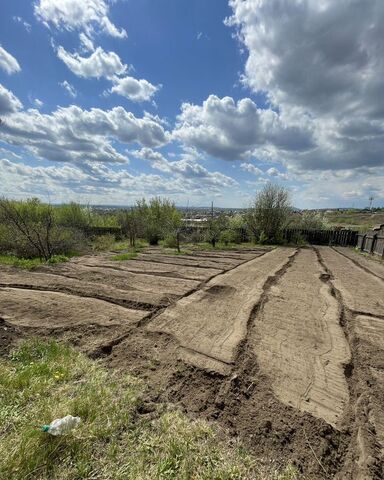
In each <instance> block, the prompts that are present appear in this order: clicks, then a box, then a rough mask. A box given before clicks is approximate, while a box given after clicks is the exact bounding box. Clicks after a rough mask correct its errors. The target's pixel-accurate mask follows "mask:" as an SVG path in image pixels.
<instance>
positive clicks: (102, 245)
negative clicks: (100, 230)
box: [92, 234, 115, 252]
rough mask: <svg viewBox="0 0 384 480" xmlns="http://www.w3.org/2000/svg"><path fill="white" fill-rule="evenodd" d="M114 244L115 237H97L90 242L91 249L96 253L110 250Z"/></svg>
mask: <svg viewBox="0 0 384 480" xmlns="http://www.w3.org/2000/svg"><path fill="white" fill-rule="evenodd" d="M114 243H115V237H114V236H113V235H110V234H108V235H99V236H97V237H95V238H94V239H93V241H92V249H93V250H95V251H96V252H101V251H103V250H110V249H111V248H112V247H113V244H114Z"/></svg>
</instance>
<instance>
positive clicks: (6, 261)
mask: <svg viewBox="0 0 384 480" xmlns="http://www.w3.org/2000/svg"><path fill="white" fill-rule="evenodd" d="M42 263H44V261H43V260H41V259H40V258H18V257H15V256H14V255H0V264H2V265H11V266H13V267H19V268H24V269H25V270H32V269H34V268H36V267H38V266H39V265H41V264H42Z"/></svg>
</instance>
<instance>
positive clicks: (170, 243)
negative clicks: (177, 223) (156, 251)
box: [163, 235, 178, 248]
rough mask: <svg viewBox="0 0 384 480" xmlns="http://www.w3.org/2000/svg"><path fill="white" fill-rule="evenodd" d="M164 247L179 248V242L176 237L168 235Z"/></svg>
mask: <svg viewBox="0 0 384 480" xmlns="http://www.w3.org/2000/svg"><path fill="white" fill-rule="evenodd" d="M163 245H164V247H168V248H177V246H178V242H177V237H176V235H168V236H167V237H165V238H164V243H163Z"/></svg>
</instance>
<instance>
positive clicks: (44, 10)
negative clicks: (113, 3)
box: [35, 0, 127, 38]
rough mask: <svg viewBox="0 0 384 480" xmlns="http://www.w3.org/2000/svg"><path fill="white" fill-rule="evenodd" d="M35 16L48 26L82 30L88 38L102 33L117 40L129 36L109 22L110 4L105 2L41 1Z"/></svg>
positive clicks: (76, 0) (98, 0) (80, 0)
mask: <svg viewBox="0 0 384 480" xmlns="http://www.w3.org/2000/svg"><path fill="white" fill-rule="evenodd" d="M35 15H36V17H37V18H38V19H39V20H41V21H42V22H43V23H44V24H45V25H47V26H49V25H50V24H52V25H53V26H54V27H56V28H62V29H65V30H68V31H73V30H80V31H84V32H85V33H86V34H87V35H88V36H92V35H93V34H94V33H98V32H100V31H102V32H104V33H106V34H108V35H111V36H112V37H117V38H125V37H126V36H127V32H126V31H125V30H124V29H120V30H119V29H118V28H117V27H116V26H115V25H114V24H113V23H112V22H111V21H110V20H109V18H108V15H109V7H108V3H107V2H106V1H104V0H39V1H38V2H37V3H36V4H35Z"/></svg>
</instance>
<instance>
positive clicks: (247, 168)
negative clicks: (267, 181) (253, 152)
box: [240, 163, 264, 176]
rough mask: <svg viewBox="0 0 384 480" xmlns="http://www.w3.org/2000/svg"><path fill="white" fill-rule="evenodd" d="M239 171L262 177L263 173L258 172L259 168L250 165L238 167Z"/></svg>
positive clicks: (245, 164)
mask: <svg viewBox="0 0 384 480" xmlns="http://www.w3.org/2000/svg"><path fill="white" fill-rule="evenodd" d="M240 168H241V170H244V172H249V173H252V174H253V175H258V176H259V175H263V174H264V172H263V171H262V170H260V168H258V167H256V166H255V165H253V164H252V163H242V164H241V165H240Z"/></svg>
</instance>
